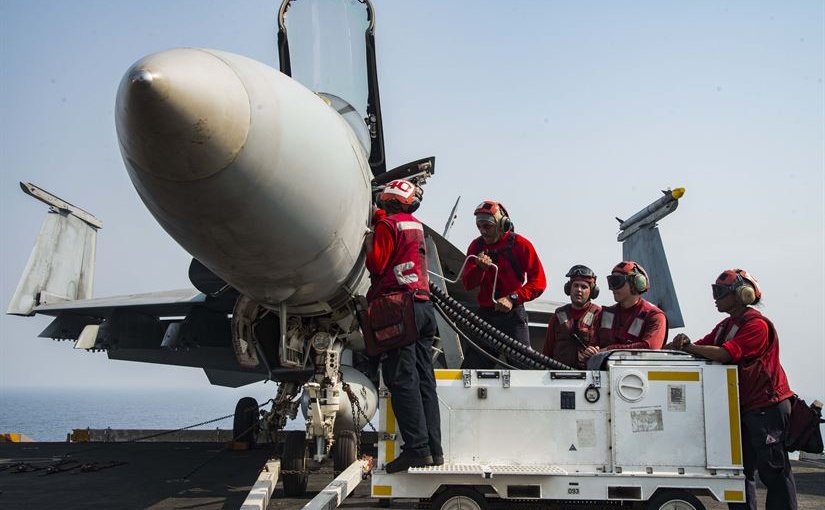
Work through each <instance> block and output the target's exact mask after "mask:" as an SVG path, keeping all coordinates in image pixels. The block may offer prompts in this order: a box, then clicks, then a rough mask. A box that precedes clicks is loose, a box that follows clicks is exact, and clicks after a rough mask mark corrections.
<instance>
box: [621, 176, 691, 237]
mask: <svg viewBox="0 0 825 510" xmlns="http://www.w3.org/2000/svg"><path fill="white" fill-rule="evenodd" d="M662 193H663V194H664V196H663V197H661V198H659V199H658V200H655V201H654V202H653V203H651V204H650V205H648V206H647V207H645V208H644V209H642V210H641V211H639V212H637V213H636V214H634V215H633V216H631V217H630V218H628V219H626V220H622V219H619V218H616V220H618V222H619V234H618V236H617V238H616V240H617V241H624V240H625V239H627V238H628V237H630V236H632V235H633V234H635V233H636V232H638V231H639V230H640V229H641V228H642V227H645V226H647V225H654V224H655V223H656V222H657V221H659V220H661V219H662V218H664V217H665V216H667V215H668V214H670V213H672V212H673V211H675V210H676V208H677V207H678V206H679V199H680V198H682V196H683V195H684V194H685V188H676V189H674V190H662Z"/></svg>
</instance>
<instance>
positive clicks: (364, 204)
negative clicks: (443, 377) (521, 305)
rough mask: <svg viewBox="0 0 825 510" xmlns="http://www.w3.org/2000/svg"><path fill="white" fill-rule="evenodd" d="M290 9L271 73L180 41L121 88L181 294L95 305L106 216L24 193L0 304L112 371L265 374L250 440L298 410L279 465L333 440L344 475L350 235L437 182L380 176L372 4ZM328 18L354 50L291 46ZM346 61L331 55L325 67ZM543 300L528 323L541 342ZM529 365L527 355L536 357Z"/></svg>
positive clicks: (411, 169) (237, 380) (442, 263)
mask: <svg viewBox="0 0 825 510" xmlns="http://www.w3.org/2000/svg"><path fill="white" fill-rule="evenodd" d="M313 5H315V4H313ZM300 7H302V5H301V4H300V3H298V4H297V5H296V6H292V1H291V0H285V1H284V2H283V4H282V5H281V8H280V10H279V31H278V52H279V57H280V58H279V60H280V70H276V69H274V68H271V67H269V66H267V65H264V64H262V63H260V62H256V61H254V60H251V59H249V58H246V57H243V56H240V55H235V54H231V53H227V52H223V51H218V50H212V49H195V48H183V49H172V50H168V51H164V52H161V53H156V54H152V55H149V56H147V57H145V58H142V59H140V60H139V61H137V62H136V63H134V64H133V65H132V66H131V67H130V68H129V69H128V70H127V71H126V73H125V75H124V77H123V80H122V82H121V84H120V87H119V90H118V94H117V101H116V108H115V110H116V128H117V135H118V141H119V144H120V149H121V153H122V156H123V161H124V165H125V168H126V171H127V172H128V174H129V177H130V178H131V181H132V183H133V185H134V187H135V190H136V191H137V193H138V195H139V196H140V198H141V199H142V201H143V202H144V204H145V205H146V207H147V209H148V210H149V211H150V212H151V214H152V215H153V216H154V217H155V219H156V220H157V221H158V223H159V224H160V225H161V227H163V228H164V229H165V230H166V231H167V233H168V234H169V235H170V236H171V237H172V238H174V239H175V240H176V241H177V242H178V243H179V244H180V245H181V246H182V247H183V248H184V249H185V250H186V251H187V252H188V253H190V254H191V255H192V262H191V265H190V267H189V278H190V280H191V282H192V285H193V286H194V288H191V289H182V290H174V291H166V292H158V293H151V294H142V295H130V296H119V297H110V298H94V297H93V296H92V286H93V280H94V257H95V246H96V232H97V231H98V230H99V229H100V228H102V226H103V224H102V222H101V221H100V220H98V219H97V218H95V217H94V216H93V215H92V214H90V213H88V212H86V211H84V210H82V209H81V208H79V207H77V206H75V205H73V204H71V203H69V202H67V201H65V200H62V199H60V198H58V197H56V196H54V195H52V194H50V193H48V192H45V191H43V190H41V189H40V188H38V187H36V186H34V185H32V184H29V183H25V184H23V183H21V186H22V187H23V189H24V191H25V192H27V193H29V194H30V195H32V196H34V197H35V198H38V199H39V200H41V201H43V202H44V203H46V204H48V205H49V207H50V214H48V216H47V219H46V222H45V223H44V225H43V227H42V229H41V232H40V235H39V236H38V241H37V244H36V245H35V248H34V250H33V251H32V255H31V257H30V259H29V262H28V264H27V266H26V269H25V270H24V274H23V276H22V278H21V281H20V284H19V285H18V288H17V291H16V292H15V294H14V297H13V299H12V301H11V303H10V305H9V308H8V313H10V314H17V315H33V314H43V315H50V316H54V317H55V319H54V320H53V322H52V323H51V324H50V325H49V326H48V327H47V328H46V329H45V330H44V331H43V332H42V333H41V335H40V336H42V337H48V338H57V339H71V340H74V341H75V348H78V349H86V350H99V351H105V352H106V353H107V355H108V357H109V358H111V359H118V360H130V361H142V362H148V363H162V364H170V365H182V366H191V367H200V368H203V370H204V372H205V373H206V376H207V377H208V379H209V381H210V382H211V383H212V384H217V385H224V386H232V387H238V386H242V385H245V384H249V383H252V382H256V381H261V380H265V379H268V380H273V381H277V382H278V383H279V384H278V386H277V388H278V389H277V395H276V396H275V398H274V404H273V406H272V409H271V410H269V411H267V412H266V413H264V415H263V417H262V418H261V423H260V430H262V431H263V432H264V433H265V434H272V433H274V432H275V431H278V430H281V429H283V427H284V425H285V423H286V421H287V420H289V419H293V418H295V417H296V416H297V413H298V410H299V407H301V404H302V403H303V405H304V408H305V410H304V413H305V417H306V424H307V427H306V432H297V436H296V437H293V438H292V439H293V441H292V442H290V444H293V445H294V444H299V445H303V446H300V447H298V448H297V449H295V448H292V449H291V450H290V452H292V453H290V455H291V456H292V457H290V458H289V459H286V461H285V462H286V464H285V466H289V469H290V470H293V471H300V470H301V468H302V466H303V465H304V463H305V462H306V457H307V454H308V453H310V451H311V454H312V455H313V456H314V458H315V459H316V460H320V459H321V458H323V457H324V456H326V455H328V454H329V453H330V450H331V448H332V446H333V445H334V444H336V443H338V444H339V446H340V445H342V444H345V445H347V447H348V449H349V453H348V454H347V455H337V456H336V460H338V459H339V458H341V459H343V460H342V461H341V463H342V464H344V465H342V466H336V467H346V465H347V464H348V461H347V459H348V458H352V457H353V456H354V455H355V443H354V442H353V441H352V440H351V439H352V437H351V435H350V434H351V431H352V430H353V429H358V428H359V427H360V426H363V425H364V424H365V423H366V422H367V421H369V420H370V419H371V418H372V416H373V414H374V413H375V408H376V404H377V391H376V381H377V379H376V367H375V362H374V360H372V359H370V358H368V357H367V356H366V355H365V354H364V352H363V351H364V342H363V337H362V335H361V331H360V327H359V323H358V321H357V320H356V313H355V312H356V308H357V303H358V302H359V299H358V298H359V296H363V295H364V294H365V293H366V290H367V288H368V286H369V278H368V273H367V271H366V269H365V266H364V259H365V251H364V249H363V241H364V236H365V234H366V233H367V232H368V230H369V227H370V218H371V214H372V209H373V207H374V203H373V202H374V201H373V197H374V196H375V195H376V193H377V192H378V191H380V189H382V187H383V186H384V185H385V184H386V183H388V182H389V181H391V180H392V179H395V178H400V177H403V178H407V179H410V180H413V181H414V182H416V183H417V184H418V185H424V184H426V182H427V180H428V179H429V178H430V177H432V176H433V174H434V171H435V166H434V165H435V159H434V158H433V157H428V158H423V159H420V160H417V161H413V162H411V163H408V164H405V165H401V166H400V167H397V168H395V169H392V170H389V171H387V169H386V163H385V155H384V136H383V128H382V120H381V107H380V97H379V89H378V73H377V69H376V58H375V38H374V34H375V14H374V11H373V8H372V5H371V4H370V2H369V1H368V0H365V1H363V2H361V3H352V4H348V5H345V3H336V4H334V5H333V4H330V7H326V8H327V9H329V10H328V11H324V9H321V11H322V12H319V11H318V10H317V9H315V8H312V9H307V10H304V11H301V10H300V9H299V8H300ZM340 9H345V10H346V12H342V11H340ZM287 20H289V28H290V30H289V31H288V30H287V28H288V22H287ZM319 21H320V22H321V23H318V22H319ZM330 23H331V24H332V25H333V26H338V25H336V24H339V25H340V24H342V23H343V24H344V25H345V26H344V27H343V28H340V27H339V28H340V30H337V32H339V33H342V34H346V33H355V34H361V33H363V37H362V36H361V35H358V36H357V37H352V38H349V39H347V40H345V41H335V42H330V41H328V40H327V38H328V36H329V34H326V33H325V34H324V38H325V44H324V45H323V47H324V48H332V49H331V50H324V49H319V47H318V45H317V44H314V43H316V42H317V41H318V40H319V38H320V34H318V33H311V35H310V37H309V41H310V44H304V45H301V44H299V42H300V41H296V40H290V38H289V34H298V33H303V32H304V31H305V28H307V27H314V26H319V25H321V26H324V25H329V24H330ZM293 24H294V25H293ZM296 27H297V28H296ZM310 32H311V30H310ZM339 43H340V44H339ZM341 48H345V50H344V53H343V56H341V55H340V54H339V55H336V54H334V52H335V51H340V49H341ZM326 51H332V52H333V54H329V53H325V52H326ZM296 56H298V57H300V58H295V57H296ZM452 214H453V213H451V216H452ZM425 230H426V234H427V243H428V248H429V250H428V256H429V258H430V260H429V262H430V263H429V266H430V268H431V269H432V270H433V272H434V273H435V274H434V275H433V281H434V284H435V285H436V286H437V287H438V288H440V289H441V290H442V291H444V292H445V293H446V294H449V295H450V296H451V297H452V298H453V299H454V300H455V302H457V303H459V304H461V305H471V304H473V303H475V295H474V294H473V293H469V292H466V291H465V290H464V289H463V288H462V287H461V285H460V283H457V282H458V277H459V275H460V270H461V267H462V265H463V264H464V262H465V258H464V254H463V252H462V251H461V250H459V249H458V248H456V247H455V246H454V245H452V244H451V243H450V242H449V241H447V240H446V239H445V237H443V236H442V235H439V234H438V233H437V232H436V231H434V230H433V229H431V228H429V227H427V228H426V229H425ZM447 230H448V228H447V229H445V235H446V233H447ZM551 306H552V305H549V306H548V305H545V306H544V307H542V308H543V310H542V311H541V312H540V313H532V312H531V318H532V319H533V320H534V321H535V322H536V324H534V325H533V326H534V327H533V330H534V336H535V337H536V338H538V342H540V341H541V338H543V330H542V326H543V325H546V323H547V311H549V309H552V308H551ZM439 320H440V321H442V322H441V324H440V328H439V329H440V331H441V332H442V334H441V338H440V345H439V350H440V354H439V356H440V366H443V367H450V368H453V367H458V366H459V365H460V363H461V359H462V354H461V342H460V341H459V337H458V332H459V330H460V329H461V328H453V327H452V324H447V323H445V322H443V321H444V320H445V319H443V318H439ZM539 346H540V343H539ZM534 354H535V355H534ZM534 354H531V353H527V354H525V356H526V357H527V358H532V359H533V361H534V362H535V363H540V362H541V361H542V360H541V359H540V358H539V357H541V355H540V354H538V353H534ZM536 360H538V361H536ZM531 366H536V365H535V364H534V365H531ZM250 400H251V399H242V400H241V401H240V402H239V403H238V407H237V409H236V417H235V427H234V428H235V433H236V435H237V436H243V437H244V438H247V439H254V437H253V436H254V433H253V432H254V431H255V430H258V428H259V427H258V426H259V424H258V413H257V402H254V401H252V402H250ZM293 450H294V451H293ZM287 453H288V452H285V455H286V454H287ZM353 460H354V459H353ZM284 480H285V490H286V491H287V492H288V493H291V494H298V493H302V492H303V490H304V488H305V485H306V478H305V477H302V476H301V475H300V474H294V473H292V474H288V475H285V479H284Z"/></svg>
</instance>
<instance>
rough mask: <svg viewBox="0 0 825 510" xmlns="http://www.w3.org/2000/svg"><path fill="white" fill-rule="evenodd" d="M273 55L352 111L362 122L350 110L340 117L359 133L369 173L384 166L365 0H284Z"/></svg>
mask: <svg viewBox="0 0 825 510" xmlns="http://www.w3.org/2000/svg"><path fill="white" fill-rule="evenodd" d="M278 57H279V60H280V66H281V72H282V73H284V74H286V75H288V76H291V77H292V78H293V79H295V80H297V81H299V82H300V83H302V84H303V85H304V86H306V87H307V88H309V89H310V90H312V91H314V92H316V93H318V94H319V95H322V97H325V98H329V97H330V96H332V97H336V98H340V99H341V100H343V101H344V102H346V103H348V105H349V106H350V107H351V108H352V109H353V110H354V111H355V112H357V114H358V115H357V118H358V122H360V123H361V124H362V125H360V126H356V125H353V122H352V117H354V115H353V116H351V117H350V118H347V117H346V116H345V120H347V122H348V123H349V124H350V126H352V127H353V130H354V131H355V132H356V134H357V135H359V139H361V144H362V145H363V146H364V151H365V152H366V153H367V154H368V155H369V164H370V168H371V169H372V174H373V176H378V175H380V174H382V173H384V172H386V162H385V159H384V132H383V124H382V122H381V103H380V99H379V94H378V72H377V69H376V59H375V12H374V10H373V8H372V4H371V3H370V2H369V0H301V1H295V0H284V1H283V3H282V4H281V7H280V9H279V11H278ZM328 102H329V101H328ZM334 107H336V109H337V110H338V111H339V112H341V109H340V108H338V107H337V106H334ZM342 115H343V114H342ZM361 132H364V133H366V136H361Z"/></svg>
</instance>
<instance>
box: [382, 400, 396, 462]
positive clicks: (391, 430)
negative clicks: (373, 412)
mask: <svg viewBox="0 0 825 510" xmlns="http://www.w3.org/2000/svg"><path fill="white" fill-rule="evenodd" d="M386 402H387V434H395V411H393V409H392V400H391V399H389V398H387V399H386ZM384 448H385V450H384V457H385V461H386V462H391V461H393V460H395V441H390V440H387V441H384Z"/></svg>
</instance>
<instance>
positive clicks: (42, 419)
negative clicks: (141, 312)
mask: <svg viewBox="0 0 825 510" xmlns="http://www.w3.org/2000/svg"><path fill="white" fill-rule="evenodd" d="M275 391H276V386H275V385H274V384H271V383H270V384H267V385H263V384H260V385H252V386H250V387H247V388H238V389H228V388H218V387H214V386H213V387H208V386H206V387H203V388H185V389H176V390H166V389H162V388H156V387H153V388H146V389H135V388H128V389H116V388H72V389H65V388H2V389H0V433H4V432H18V433H22V434H25V435H27V436H29V437H31V438H32V439H34V440H36V441H65V440H66V435H67V434H68V433H70V432H71V431H72V429H78V428H87V427H88V428H93V429H105V428H107V427H111V428H113V429H116V428H118V429H175V428H180V427H186V426H189V425H193V424H195V423H200V422H203V421H206V420H211V419H213V418H218V417H221V416H225V415H231V414H232V413H233V412H234V410H235V404H236V403H237V401H238V399H240V398H242V397H245V396H250V397H254V398H256V399H257V400H258V403H263V402H264V401H266V400H267V399H269V398H272V397H274V396H275ZM266 408H267V409H268V408H269V407H268V406H267V407H266ZM196 428H198V429H212V430H214V429H216V428H221V429H227V430H231V429H232V417H231V416H230V417H229V418H227V419H224V420H221V421H218V422H214V423H210V424H207V425H203V426H200V427H196ZM286 428H287V429H297V428H303V418H302V417H301V413H300V411H299V413H298V417H297V419H296V420H294V421H293V422H291V423H289V424H287V427H286Z"/></svg>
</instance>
